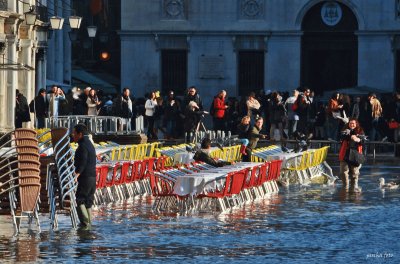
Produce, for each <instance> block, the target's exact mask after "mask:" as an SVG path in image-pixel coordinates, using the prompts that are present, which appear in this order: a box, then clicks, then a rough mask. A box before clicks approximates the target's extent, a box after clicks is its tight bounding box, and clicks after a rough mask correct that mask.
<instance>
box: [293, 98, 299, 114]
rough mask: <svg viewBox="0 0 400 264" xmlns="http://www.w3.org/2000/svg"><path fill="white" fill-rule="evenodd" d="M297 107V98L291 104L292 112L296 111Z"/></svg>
mask: <svg viewBox="0 0 400 264" xmlns="http://www.w3.org/2000/svg"><path fill="white" fill-rule="evenodd" d="M297 109H299V104H298V102H297V100H296V101H295V102H294V103H293V104H292V110H293V111H294V112H296V111H297Z"/></svg>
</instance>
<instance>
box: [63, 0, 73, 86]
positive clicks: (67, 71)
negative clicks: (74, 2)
mask: <svg viewBox="0 0 400 264" xmlns="http://www.w3.org/2000/svg"><path fill="white" fill-rule="evenodd" d="M70 8H71V1H70V0H64V1H63V17H64V18H65V20H68V18H69V17H70V16H71V10H70ZM70 30H71V29H70V27H69V26H67V25H66V24H64V27H63V38H64V78H63V82H64V81H67V82H68V83H69V84H71V64H72V61H71V40H70V39H69V36H68V31H70Z"/></svg>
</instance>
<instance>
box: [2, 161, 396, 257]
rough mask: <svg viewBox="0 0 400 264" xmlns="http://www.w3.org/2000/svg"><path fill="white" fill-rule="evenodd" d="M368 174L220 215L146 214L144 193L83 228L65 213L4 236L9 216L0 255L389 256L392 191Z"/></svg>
mask: <svg viewBox="0 0 400 264" xmlns="http://www.w3.org/2000/svg"><path fill="white" fill-rule="evenodd" d="M384 170H385V171H384V172H385V175H395V173H397V168H385V169H384ZM375 171H376V169H373V168H372V167H368V166H365V167H364V168H363V169H362V177H361V178H360V186H362V188H363V190H362V192H361V193H354V192H347V191H344V190H343V189H341V185H340V184H338V185H337V186H333V187H332V186H318V185H310V186H301V187H299V186H291V187H290V188H287V189H286V188H282V189H281V192H280V194H279V195H274V196H271V197H269V199H266V200H261V201H257V202H255V203H251V204H246V206H245V207H243V208H240V209H235V210H232V211H231V212H227V213H224V214H209V213H199V214H196V215H193V216H181V215H177V214H176V213H161V214H154V213H153V212H152V211H151V198H149V197H146V198H144V199H135V200H134V201H130V202H127V203H121V204H116V205H109V206H101V207H99V208H96V211H95V213H94V223H95V225H94V227H93V229H92V230H91V231H83V230H72V229H71V228H70V224H69V222H68V221H69V220H68V218H67V217H61V218H60V228H59V230H56V231H49V230H48V229H47V230H46V227H48V224H49V223H48V220H46V218H45V219H42V220H43V221H42V227H43V232H41V233H40V234H38V233H35V232H24V233H22V234H21V235H20V236H19V237H12V232H10V233H8V232H6V231H7V230H9V229H11V230H12V225H11V224H9V222H8V220H9V218H4V217H3V216H1V217H0V232H1V233H0V260H6V261H24V262H25V261H27V262H40V261H45V262H58V261H61V262H76V261H78V260H79V261H83V262H92V261H100V262H105V261H109V260H112V261H114V260H119V261H120V262H129V261H131V260H134V261H137V262H144V261H150V262H165V260H167V261H169V262H177V261H179V262H183V261H189V262H196V263H209V262H215V263H226V262H229V261H243V262H248V261H251V262H260V263H264V262H265V261H266V260H267V259H268V262H276V263H278V262H281V261H286V262H288V261H289V262H298V261H299V260H302V261H309V262H312V263H315V262H326V263H337V262H343V261H348V260H352V261H355V262H362V261H365V259H366V256H367V254H369V253H376V252H389V253H396V252H397V250H398V248H399V246H400V245H399V242H398V239H397V238H398V236H399V235H400V230H399V229H398V228H397V222H396V221H395V220H396V219H398V218H399V217H400V208H399V207H398V203H399V200H400V190H398V191H386V192H384V193H382V191H381V190H380V189H379V187H378V184H377V182H376V179H377V177H376V175H375ZM380 172H382V171H380ZM42 218H44V217H42ZM46 221H47V222H46ZM396 257H397V258H398V256H396ZM397 260H398V259H397ZM395 262H398V261H395Z"/></svg>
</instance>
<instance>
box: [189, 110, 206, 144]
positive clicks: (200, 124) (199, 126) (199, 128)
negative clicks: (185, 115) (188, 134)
mask: <svg viewBox="0 0 400 264" xmlns="http://www.w3.org/2000/svg"><path fill="white" fill-rule="evenodd" d="M203 117H204V115H202V116H201V118H200V120H199V122H198V123H197V126H196V130H195V131H194V134H193V139H192V142H191V143H196V141H197V137H198V136H200V135H199V132H200V131H204V133H206V132H207V129H206V127H205V125H204V123H203V121H202V120H203Z"/></svg>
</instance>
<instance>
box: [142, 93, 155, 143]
mask: <svg viewBox="0 0 400 264" xmlns="http://www.w3.org/2000/svg"><path fill="white" fill-rule="evenodd" d="M156 105H157V100H156V94H155V93H154V92H151V93H150V95H149V98H148V99H147V101H146V103H145V105H144V108H145V109H146V112H145V116H146V119H147V137H148V138H151V139H156V138H157V135H156V134H155V133H154V112H155V107H156Z"/></svg>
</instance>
